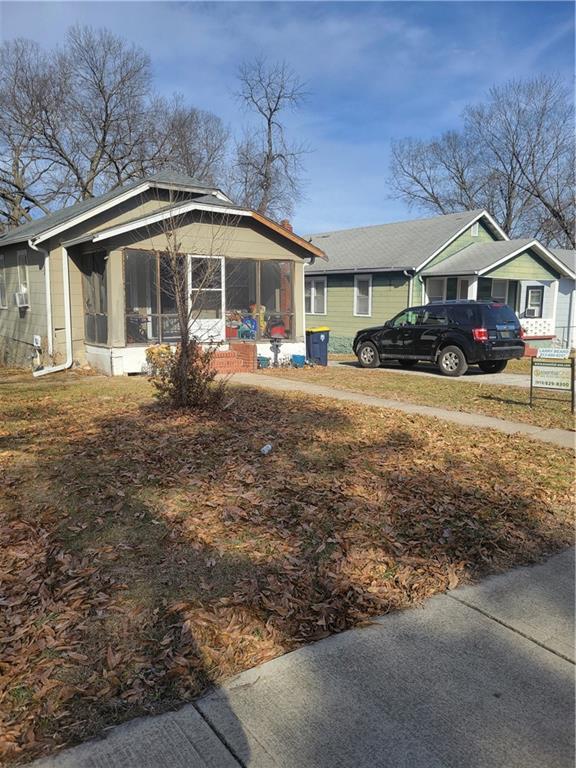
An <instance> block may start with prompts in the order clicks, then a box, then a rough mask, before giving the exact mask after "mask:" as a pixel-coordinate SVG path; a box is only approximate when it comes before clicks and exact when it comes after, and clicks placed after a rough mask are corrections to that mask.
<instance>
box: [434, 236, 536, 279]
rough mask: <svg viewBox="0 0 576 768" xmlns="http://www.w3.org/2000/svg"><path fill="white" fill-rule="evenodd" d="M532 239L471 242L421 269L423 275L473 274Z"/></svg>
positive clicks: (531, 241)
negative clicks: (443, 259) (437, 262)
mask: <svg viewBox="0 0 576 768" xmlns="http://www.w3.org/2000/svg"><path fill="white" fill-rule="evenodd" d="M533 242H534V240H533V239H532V240H529V239H525V240H497V241H494V242H492V243H488V242H483V243H472V245H468V246H466V247H465V248H463V249H462V250H461V251H457V252H456V253H454V254H453V255H452V256H450V257H449V258H447V259H446V260H445V261H441V262H440V263H439V264H434V266H432V267H430V268H425V269H424V270H423V271H422V274H423V275H475V274H477V273H478V272H480V271H482V270H483V269H486V268H487V267H489V266H491V265H492V264H494V263H495V262H497V261H500V259H505V258H506V256H508V255H509V254H511V253H514V252H515V251H518V250H520V249H521V248H522V247H523V246H526V247H527V246H528V245H529V244H530V243H533Z"/></svg>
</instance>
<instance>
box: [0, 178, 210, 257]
mask: <svg viewBox="0 0 576 768" xmlns="http://www.w3.org/2000/svg"><path fill="white" fill-rule="evenodd" d="M145 183H148V184H150V185H151V186H152V187H153V186H155V185H173V186H174V187H191V188H199V189H206V190H215V189H217V187H214V186H213V185H211V184H206V183H205V182H203V181H197V180H196V179H193V178H192V177H190V176H185V175H184V174H181V173H176V172H173V171H162V172H160V173H156V174H154V175H153V176H147V177H146V178H143V179H137V180H135V181H132V182H130V183H128V184H123V185H122V186H120V187H115V188H114V189H112V190H110V192H106V193H105V194H104V195H99V196H98V197H92V198H90V199H89V200H81V201H80V202H79V203H74V204H73V205H69V206H67V207H66V208H61V209H60V210H58V211H54V212H53V213H49V214H48V215H46V216H43V217H42V218H39V219H35V220H34V221H30V222H28V223H27V224H22V226H20V227H16V229H11V230H9V231H8V232H6V233H4V234H3V235H2V236H0V246H2V245H8V244H10V243H20V242H22V241H23V240H29V239H31V238H34V237H38V235H41V234H42V233H43V232H46V231H48V230H49V229H52V228H53V227H58V226H60V225H61V224H65V223H66V222H67V221H70V220H72V219H74V218H76V216H80V215H81V214H84V213H88V212H89V211H90V210H92V209H93V208H97V207H98V206H99V205H102V203H106V202H108V201H110V200H113V199H114V198H115V197H118V196H119V195H123V194H124V193H125V192H129V191H130V190H131V189H136V187H139V186H140V185H141V184H145Z"/></svg>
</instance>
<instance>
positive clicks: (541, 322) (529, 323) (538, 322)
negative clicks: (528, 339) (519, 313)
mask: <svg viewBox="0 0 576 768" xmlns="http://www.w3.org/2000/svg"><path fill="white" fill-rule="evenodd" d="M520 324H521V325H522V328H524V332H525V334H526V336H554V335H555V334H554V330H555V329H554V320H553V319H552V318H548V317H521V318H520Z"/></svg>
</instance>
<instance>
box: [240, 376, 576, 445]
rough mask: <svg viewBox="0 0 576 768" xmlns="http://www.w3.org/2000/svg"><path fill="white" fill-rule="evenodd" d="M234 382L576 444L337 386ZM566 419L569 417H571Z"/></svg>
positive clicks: (253, 379) (549, 433) (529, 428)
mask: <svg viewBox="0 0 576 768" xmlns="http://www.w3.org/2000/svg"><path fill="white" fill-rule="evenodd" d="M232 381H233V383H234V384H243V385H245V386H251V387H261V388H263V389H273V390H276V391H281V392H303V393H304V394H310V395H318V396H320V397H332V398H334V399H335V400H346V401H349V402H352V403H360V404H362V405H371V406H376V407H377V408H391V409H393V410H395V411H403V412H404V413H413V414H418V415H420V416H432V417H434V418H436V419H442V420H443V421H451V422H454V423H455V424H461V425H463V426H466V427H485V428H489V429H497V430H498V431H499V432H505V433H506V434H509V435H514V434H522V435H526V436H527V437H530V438H532V439H534V440H541V441H543V442H545V443H552V444H553V445H559V446H561V447H562V448H572V449H574V447H575V444H576V433H574V432H570V431H568V430H564V429H545V428H543V427H536V426H534V425H532V424H523V423H521V422H517V421H505V420H504V419H496V418H494V417H493V416H483V415H482V414H480V413H468V412H465V411H449V410H446V409H444V408H435V407H433V406H430V405H418V404H416V403H404V402H401V401H398V400H387V399H385V398H383V397H377V396H376V395H366V394H364V393H363V392H351V391H349V390H344V389H336V388H335V387H324V386H322V385H320V384H311V383H310V382H306V381H297V380H295V379H281V378H279V377H277V376H266V375H263V374H259V373H236V374H234V378H233V379H232ZM567 416H568V418H570V416H569V414H567Z"/></svg>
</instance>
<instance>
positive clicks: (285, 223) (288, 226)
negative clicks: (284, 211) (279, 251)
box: [280, 219, 293, 232]
mask: <svg viewBox="0 0 576 768" xmlns="http://www.w3.org/2000/svg"><path fill="white" fill-rule="evenodd" d="M280 226H281V227H284V229H287V230H288V232H292V231H293V230H292V224H290V222H289V221H288V219H282V221H281V222H280Z"/></svg>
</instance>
